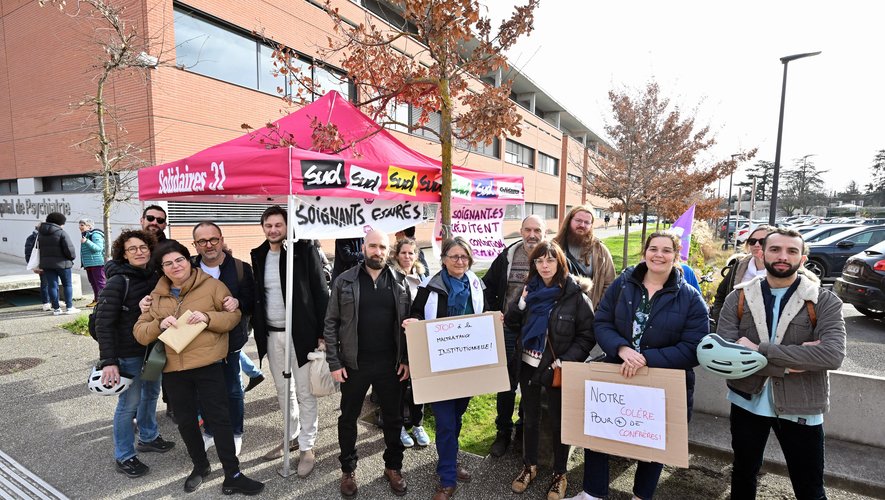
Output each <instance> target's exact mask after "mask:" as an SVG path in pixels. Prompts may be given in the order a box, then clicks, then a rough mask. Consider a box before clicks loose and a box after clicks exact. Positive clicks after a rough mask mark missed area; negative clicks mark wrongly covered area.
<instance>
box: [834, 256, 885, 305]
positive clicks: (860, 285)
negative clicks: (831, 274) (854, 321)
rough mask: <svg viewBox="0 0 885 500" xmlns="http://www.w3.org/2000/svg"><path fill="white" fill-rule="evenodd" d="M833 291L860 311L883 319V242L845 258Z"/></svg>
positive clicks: (884, 271)
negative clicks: (840, 274)
mask: <svg viewBox="0 0 885 500" xmlns="http://www.w3.org/2000/svg"><path fill="white" fill-rule="evenodd" d="M833 292H835V293H836V295H838V296H839V298H841V299H842V301H844V302H848V303H849V304H851V305H853V306H854V308H855V309H857V310H858V311H859V312H860V313H862V314H865V315H866V316H869V317H871V318H885V241H883V242H880V243H879V244H877V245H873V246H871V247H870V248H867V249H866V250H864V251H863V252H860V253H858V254H855V255H853V256H852V257H850V258H849V259H848V260H847V261H845V267H844V268H842V276H841V277H840V278H838V279H837V280H836V282H835V283H834V284H833Z"/></svg>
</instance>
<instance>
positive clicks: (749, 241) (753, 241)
mask: <svg viewBox="0 0 885 500" xmlns="http://www.w3.org/2000/svg"><path fill="white" fill-rule="evenodd" d="M763 240H765V238H747V246H748V247H751V246H753V245H755V244H756V243H759V244H760V245H761V244H762V241H763Z"/></svg>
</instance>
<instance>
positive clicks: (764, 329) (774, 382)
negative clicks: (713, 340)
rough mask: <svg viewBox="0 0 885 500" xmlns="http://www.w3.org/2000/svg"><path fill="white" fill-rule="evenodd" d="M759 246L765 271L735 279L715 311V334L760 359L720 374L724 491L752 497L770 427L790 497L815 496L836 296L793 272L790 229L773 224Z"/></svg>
mask: <svg viewBox="0 0 885 500" xmlns="http://www.w3.org/2000/svg"><path fill="white" fill-rule="evenodd" d="M762 248H763V252H764V254H763V258H764V261H765V269H766V270H767V272H768V273H767V276H765V277H762V276H760V277H757V278H755V279H753V280H750V281H748V282H745V283H741V284H740V285H737V286H736V287H735V290H734V291H733V292H731V293H730V294H729V295H728V297H727V298H726V299H725V304H724V305H723V307H722V313H721V315H720V317H719V330H718V333H719V335H721V336H722V337H723V338H725V339H727V340H732V341H736V342H737V343H739V344H741V345H743V346H746V347H749V348H750V349H753V350H757V351H758V352H760V353H762V354H763V355H764V356H765V357H766V358H767V359H768V365H767V366H766V367H765V368H763V369H762V370H760V371H758V372H756V373H755V374H753V375H750V376H749V377H745V378H742V379H735V380H729V381H728V389H729V390H728V400H729V401H731V446H732V449H733V450H734V464H733V469H732V476H731V495H732V498H733V499H736V500H742V499H752V498H755V497H756V478H757V474H758V472H759V469H760V468H761V466H762V458H763V452H764V451H765V443H766V441H767V440H768V436H769V433H770V431H771V429H774V434H775V436H777V439H778V442H779V443H780V445H781V449H782V450H783V453H784V458H785V459H786V461H787V469H788V470H789V473H790V481H791V482H792V483H793V492H794V493H795V495H796V498H798V499H800V500H804V499H823V498H826V493H825V491H824V482H823V475H824V431H823V415H824V413H826V411H827V410H828V409H829V375H828V371H829V370H835V369H838V368H839V366H840V365H841V364H842V360H843V359H844V358H845V321H844V319H843V318H842V301H841V300H839V298H838V297H837V296H836V295H835V294H833V292H831V291H830V290H825V289H824V288H823V287H821V286H820V283H819V282H817V281H815V280H814V279H812V278H811V277H809V276H808V275H807V274H799V273H798V270H799V269H800V267H801V266H803V265H804V264H805V260H806V259H807V256H806V255H805V254H806V253H807V251H806V249H805V242H804V241H803V240H802V236H801V235H800V234H799V233H798V232H796V231H793V230H790V229H776V230H774V231H773V232H772V233H770V234H769V235H768V236H767V237H766V238H765V240H764V242H763V244H762Z"/></svg>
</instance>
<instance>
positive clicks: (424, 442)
mask: <svg viewBox="0 0 885 500" xmlns="http://www.w3.org/2000/svg"><path fill="white" fill-rule="evenodd" d="M412 434H413V435H414V436H415V444H417V445H418V446H428V445H430V436H428V435H427V431H425V430H424V427H421V426H420V425H416V426H415V427H412Z"/></svg>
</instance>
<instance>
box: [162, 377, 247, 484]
mask: <svg viewBox="0 0 885 500" xmlns="http://www.w3.org/2000/svg"><path fill="white" fill-rule="evenodd" d="M163 380H164V382H165V383H164V385H165V387H166V393H167V395H168V396H169V401H171V402H172V405H173V406H174V407H175V422H176V423H177V424H178V433H179V434H181V439H182V440H183V441H184V444H185V446H187V453H188V455H190V457H191V462H193V464H194V467H196V468H203V467H207V466H208V465H209V457H208V456H207V455H206V450H205V449H204V448H203V436H202V434H201V433H200V427H199V424H198V423H197V412H198V411H199V406H200V405H202V410H203V412H202V415H203V420H204V421H205V422H206V423H208V424H209V426H211V427H212V432H213V434H214V435H215V449H216V451H217V452H218V459H219V460H220V461H221V466H222V467H223V468H224V475H225V476H228V477H230V476H233V475H234V474H236V473H237V472H239V471H240V461H239V460H238V459H237V454H236V449H235V448H234V433H233V430H232V429H231V425H230V412H229V410H228V403H227V388H226V387H225V383H224V370H223V368H222V366H221V363H213V364H211V365H209V366H204V367H202V368H194V369H191V370H184V371H180V372H169V373H164V374H163ZM198 401H199V404H198Z"/></svg>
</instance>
